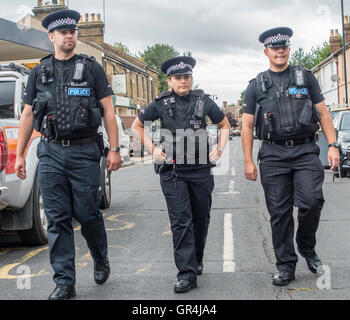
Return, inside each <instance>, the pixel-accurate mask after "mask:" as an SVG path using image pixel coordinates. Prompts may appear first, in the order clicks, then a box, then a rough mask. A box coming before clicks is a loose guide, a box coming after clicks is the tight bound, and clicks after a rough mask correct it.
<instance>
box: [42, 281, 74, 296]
mask: <svg viewBox="0 0 350 320" xmlns="http://www.w3.org/2000/svg"><path fill="white" fill-rule="evenodd" d="M75 295H76V294H75V287H74V286H72V285H63V284H58V285H57V286H56V288H55V290H54V291H53V292H52V293H51V294H50V296H49V299H48V300H67V299H69V298H73V297H75Z"/></svg>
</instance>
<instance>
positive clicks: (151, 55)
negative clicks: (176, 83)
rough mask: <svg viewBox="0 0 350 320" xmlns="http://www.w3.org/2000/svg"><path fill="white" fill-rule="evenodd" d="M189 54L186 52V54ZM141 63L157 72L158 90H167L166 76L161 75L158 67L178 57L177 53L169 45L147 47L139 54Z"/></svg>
mask: <svg viewBox="0 0 350 320" xmlns="http://www.w3.org/2000/svg"><path fill="white" fill-rule="evenodd" d="M188 53H190V52H186V54H188ZM139 55H140V57H141V59H142V61H144V62H145V63H146V64H147V65H149V66H150V67H152V68H153V69H155V70H157V71H158V72H159V73H160V74H159V90H160V91H161V92H162V91H166V90H167V89H168V83H167V80H166V75H165V74H164V73H162V71H161V69H160V67H161V65H162V63H163V62H164V61H165V60H167V59H170V58H173V57H176V56H178V55H179V52H178V51H177V50H176V49H175V48H174V47H173V46H171V45H169V44H159V43H157V44H155V45H153V46H151V47H149V46H148V47H147V48H146V49H145V50H144V51H143V52H140V53H139Z"/></svg>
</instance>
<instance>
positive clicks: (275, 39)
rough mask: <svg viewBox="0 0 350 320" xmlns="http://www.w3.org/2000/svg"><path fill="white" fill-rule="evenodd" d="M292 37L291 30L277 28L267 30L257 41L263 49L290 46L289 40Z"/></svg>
mask: <svg viewBox="0 0 350 320" xmlns="http://www.w3.org/2000/svg"><path fill="white" fill-rule="evenodd" d="M292 36H293V30H292V29H290V28H288V27H279V28H273V29H269V30H267V31H265V32H263V33H262V34H261V35H260V36H259V41H260V42H261V43H263V44H264V46H265V47H271V48H273V47H280V46H290V38H291V37H292Z"/></svg>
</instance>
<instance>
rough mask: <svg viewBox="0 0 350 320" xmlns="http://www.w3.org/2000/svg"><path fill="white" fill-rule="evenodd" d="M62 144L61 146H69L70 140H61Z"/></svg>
mask: <svg viewBox="0 0 350 320" xmlns="http://www.w3.org/2000/svg"><path fill="white" fill-rule="evenodd" d="M62 146H63V147H69V146H70V140H69V139H67V140H62Z"/></svg>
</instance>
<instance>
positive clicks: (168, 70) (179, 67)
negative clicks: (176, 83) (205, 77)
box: [166, 62, 192, 75]
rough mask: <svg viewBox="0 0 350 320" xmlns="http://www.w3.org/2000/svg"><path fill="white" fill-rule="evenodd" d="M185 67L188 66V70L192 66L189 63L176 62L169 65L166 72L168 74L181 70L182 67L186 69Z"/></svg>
mask: <svg viewBox="0 0 350 320" xmlns="http://www.w3.org/2000/svg"><path fill="white" fill-rule="evenodd" d="M186 68H189V69H190V70H189V71H192V66H191V65H190V64H188V63H183V62H180V63H178V64H174V65H172V66H171V67H169V68H168V69H167V70H166V74H167V75H169V74H170V73H171V72H174V71H178V70H183V69H186Z"/></svg>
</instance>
